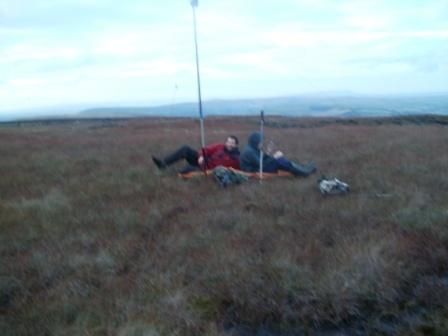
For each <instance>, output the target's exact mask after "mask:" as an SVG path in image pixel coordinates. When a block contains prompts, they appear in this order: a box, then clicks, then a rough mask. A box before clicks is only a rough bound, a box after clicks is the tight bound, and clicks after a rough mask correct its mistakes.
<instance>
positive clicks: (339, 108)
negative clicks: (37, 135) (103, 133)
mask: <svg viewBox="0 0 448 336" xmlns="http://www.w3.org/2000/svg"><path fill="white" fill-rule="evenodd" d="M203 107H204V114H205V115H206V116H216V115H255V114H258V113H259V112H260V110H261V109H263V110H265V111H266V113H267V114H269V115H282V116H294V117H296V116H299V117H300V116H311V117H346V118H354V117H389V116H403V115H423V114H438V115H448V93H440V94H431V95H412V96H411V95H401V96H398V95H395V96H392V95H390V96H373V95H371V96H367V95H366V96H360V95H356V94H353V93H338V94H335V93H328V94H327V93H320V94H314V95H302V96H289V97H275V98H260V99H234V100H219V99H216V100H208V101H204V103H203ZM197 110H198V107H197V103H196V102H189V103H180V104H174V105H160V106H148V107H141V106H109V107H98V106H96V107H94V108H85V107H82V106H81V105H79V106H78V108H77V109H75V107H73V106H72V107H70V108H69V109H68V108H65V109H64V108H57V109H56V108H55V107H53V108H48V109H47V110H45V109H39V110H30V111H25V112H24V111H22V112H20V111H19V112H17V113H12V112H10V113H6V114H5V113H3V114H2V115H1V114H0V122H1V121H3V122H5V121H13V120H42V119H45V120H49V119H92V118H138V117H147V116H162V117H196V116H197V113H198V112H197ZM33 111H34V113H33ZM78 111H79V112H78Z"/></svg>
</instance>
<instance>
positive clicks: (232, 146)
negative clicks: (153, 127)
mask: <svg viewBox="0 0 448 336" xmlns="http://www.w3.org/2000/svg"><path fill="white" fill-rule="evenodd" d="M204 155H205V158H204ZM239 157H240V152H239V150H238V138H237V137H236V136H234V135H230V136H228V137H227V139H226V142H225V143H224V144H214V145H210V146H207V147H205V148H204V149H200V150H198V151H197V150H195V149H193V148H191V147H189V146H182V147H181V148H179V149H178V150H176V151H175V152H173V153H172V154H170V155H168V156H166V157H165V158H164V159H159V158H157V157H155V156H152V161H153V162H154V164H155V165H156V166H157V167H158V168H159V169H164V168H166V167H167V166H169V165H172V164H173V163H175V162H178V161H181V160H186V161H187V163H188V165H187V166H186V167H184V168H183V169H182V170H181V173H187V172H190V171H195V170H202V169H204V168H205V169H207V170H209V169H213V168H216V167H218V166H223V167H232V168H235V169H240V161H239Z"/></svg>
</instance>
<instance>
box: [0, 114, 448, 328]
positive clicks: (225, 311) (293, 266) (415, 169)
mask: <svg viewBox="0 0 448 336" xmlns="http://www.w3.org/2000/svg"><path fill="white" fill-rule="evenodd" d="M341 120H343V121H341ZM447 124H448V117H438V116H418V117H407V118H405V117H403V118H395V119H388V118H384V119H312V118H308V119H303V118H282V117H276V118H269V119H268V123H267V127H266V132H267V137H268V138H269V139H273V140H274V141H275V143H276V144H277V145H278V147H279V148H280V149H282V151H283V152H285V153H287V154H288V156H289V157H290V158H292V159H294V160H299V161H309V160H314V161H315V162H316V164H317V165H318V167H319V172H318V174H317V175H315V176H312V177H310V178H307V179H300V178H297V179H295V178H285V179H280V180H269V181H266V182H264V183H263V184H261V185H260V184H259V183H257V182H255V181H251V182H248V183H246V184H243V185H240V186H237V187H231V188H228V189H220V188H219V187H218V186H217V185H216V184H215V183H214V181H213V180H211V179H205V178H198V179H196V180H192V181H183V180H181V179H179V178H178V177H177V176H176V168H178V167H175V168H173V169H171V168H170V169H169V170H167V171H165V172H163V173H161V172H159V171H158V170H157V169H155V167H154V166H153V165H152V164H151V161H150V156H149V155H150V153H152V154H158V155H162V154H166V153H167V152H169V151H170V150H172V149H174V148H176V147H178V146H180V145H182V144H184V143H187V144H190V145H193V146H196V147H197V146H198V144H199V136H198V124H197V121H195V120H193V119H181V118H178V119H163V118H148V119H134V120H117V121H113V120H109V121H101V120H96V121H88V120H86V121H79V122H63V123H61V122H52V123H51V122H39V123H32V122H31V123H18V124H3V125H0V334H1V335H4V336H8V335H447V334H448V304H447V302H448V174H447V169H448V150H447V149H448V126H447ZM206 127H207V141H208V142H209V143H211V142H218V141H222V140H223V139H224V138H225V137H226V135H227V134H235V135H237V136H238V137H240V140H241V143H242V146H244V143H245V142H246V138H247V136H248V135H249V133H250V132H252V131H254V130H256V129H257V128H258V121H257V119H256V118H250V117H235V118H210V119H208V120H206ZM322 173H324V174H326V175H327V176H330V177H333V176H336V177H338V178H340V179H342V180H344V181H347V182H348V183H350V184H351V186H352V192H351V194H349V195H348V196H345V197H323V196H321V195H320V194H319V192H318V190H317V188H316V180H317V178H318V177H319V175H320V174H322Z"/></svg>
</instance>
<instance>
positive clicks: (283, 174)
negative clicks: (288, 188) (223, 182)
mask: <svg viewBox="0 0 448 336" xmlns="http://www.w3.org/2000/svg"><path fill="white" fill-rule="evenodd" d="M229 169H230V170H232V171H234V172H235V173H238V174H242V175H245V176H247V177H249V178H254V179H260V173H248V172H245V171H242V170H238V169H234V168H229ZM212 174H213V170H207V171H206V172H205V174H204V172H203V171H193V172H190V173H186V174H179V177H181V178H183V179H186V180H189V179H192V178H194V177H199V176H205V175H207V176H210V175H212ZM293 176H294V175H293V174H291V173H290V172H287V171H285V170H279V171H278V172H277V173H263V177H262V179H263V180H264V179H269V178H274V177H293Z"/></svg>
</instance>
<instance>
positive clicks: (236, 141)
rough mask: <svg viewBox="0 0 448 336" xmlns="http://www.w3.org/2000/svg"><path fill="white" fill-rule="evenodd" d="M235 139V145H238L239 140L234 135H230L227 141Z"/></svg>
mask: <svg viewBox="0 0 448 336" xmlns="http://www.w3.org/2000/svg"><path fill="white" fill-rule="evenodd" d="M229 138H230V139H233V140H235V143H236V144H237V145H238V144H239V141H238V138H237V137H236V136H234V135H229V136H228V137H227V139H229Z"/></svg>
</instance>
